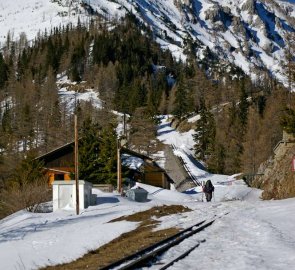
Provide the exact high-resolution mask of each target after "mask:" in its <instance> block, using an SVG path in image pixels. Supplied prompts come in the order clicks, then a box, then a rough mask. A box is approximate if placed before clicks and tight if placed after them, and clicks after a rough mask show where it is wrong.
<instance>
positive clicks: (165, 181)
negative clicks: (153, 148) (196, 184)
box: [121, 147, 173, 189]
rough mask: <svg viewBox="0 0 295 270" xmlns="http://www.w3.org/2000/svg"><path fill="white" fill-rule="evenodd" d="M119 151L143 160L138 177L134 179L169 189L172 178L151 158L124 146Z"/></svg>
mask: <svg viewBox="0 0 295 270" xmlns="http://www.w3.org/2000/svg"><path fill="white" fill-rule="evenodd" d="M121 153H125V154H128V155H130V156H134V157H138V158H140V159H142V160H143V163H142V165H141V166H140V168H139V170H140V172H141V174H140V177H138V178H137V179H136V180H137V181H139V182H141V183H144V184H148V185H152V186H156V187H162V188H165V189H170V185H171V184H172V183H173V180H172V179H171V178H170V177H169V176H168V174H167V173H166V171H165V170H164V169H163V168H161V167H160V166H159V165H158V164H157V163H156V162H155V161H154V160H153V159H152V158H150V157H148V156H146V155H142V154H139V153H137V152H135V151H132V150H130V149H127V148H124V147H122V148H121Z"/></svg>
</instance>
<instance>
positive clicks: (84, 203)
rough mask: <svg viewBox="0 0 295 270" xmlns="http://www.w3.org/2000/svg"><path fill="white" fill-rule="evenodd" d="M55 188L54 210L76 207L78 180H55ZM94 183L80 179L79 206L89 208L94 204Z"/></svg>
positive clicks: (53, 187)
mask: <svg viewBox="0 0 295 270" xmlns="http://www.w3.org/2000/svg"><path fill="white" fill-rule="evenodd" d="M52 190H53V211H56V210H58V209H70V208H73V209H76V182H75V181H54V182H53V183H52ZM92 200H93V195H92V184H91V183H89V182H86V181H83V180H79V208H80V210H82V209H85V208H87V207H88V206H90V205H91V204H92Z"/></svg>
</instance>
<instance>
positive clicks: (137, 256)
mask: <svg viewBox="0 0 295 270" xmlns="http://www.w3.org/2000/svg"><path fill="white" fill-rule="evenodd" d="M227 214H228V213H225V214H223V215H221V216H217V217H215V218H213V219H211V220H209V221H207V220H203V221H200V222H198V223H197V224H195V225H193V226H190V227H188V228H186V229H184V230H182V231H180V232H178V233H176V234H175V235H173V236H170V237H168V238H166V239H164V240H162V241H160V242H158V243H156V244H153V245H151V246H149V247H147V248H144V249H142V250H140V251H138V252H136V253H134V254H131V255H129V256H127V257H124V258H122V259H120V260H118V261H116V262H114V263H111V264H109V265H107V266H104V267H103V268H100V269H101V270H107V269H108V270H109V269H120V270H128V269H136V268H139V267H143V266H145V265H151V264H155V263H156V257H157V256H159V255H161V254H163V253H164V252H165V251H167V250H168V249H170V248H171V247H173V246H175V245H178V244H179V243H180V242H182V241H183V240H185V239H187V238H189V237H191V236H192V235H194V234H196V233H198V232H200V231H203V230H204V229H205V228H207V227H209V226H211V225H212V224H213V223H214V221H215V220H216V219H218V218H220V217H222V216H224V215H227ZM202 242H205V239H204V240H201V241H198V243H197V244H196V245H195V246H193V247H192V248H190V249H189V250H186V251H185V252H184V253H182V254H181V255H180V256H178V257H177V258H176V259H174V260H172V261H170V262H169V263H168V264H166V265H164V266H162V268H161V269H167V268H168V267H169V266H171V265H172V264H173V263H174V262H176V261H179V260H181V259H183V258H184V257H185V256H187V255H188V254H189V253H190V252H191V251H192V250H194V249H195V248H197V247H198V246H199V245H200V244H201V243H202Z"/></svg>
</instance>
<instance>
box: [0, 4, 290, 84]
mask: <svg viewBox="0 0 295 270" xmlns="http://www.w3.org/2000/svg"><path fill="white" fill-rule="evenodd" d="M1 10H3V13H2V14H1V17H0V29H1V30H0V42H1V43H2V44H3V46H5V42H6V40H7V34H8V32H10V36H9V38H10V39H13V40H17V39H18V38H19V36H20V34H22V35H23V33H25V34H26V36H27V39H28V40H33V39H34V38H35V37H36V36H37V33H39V32H40V33H44V32H45V29H46V31H47V32H48V33H49V32H50V31H51V30H52V29H53V28H54V27H58V26H60V25H67V24H69V23H71V24H74V25H76V24H77V20H78V18H79V20H80V21H81V22H83V23H86V24H87V23H89V21H90V20H91V19H93V18H95V17H97V16H103V17H104V18H108V19H110V18H120V17H122V16H125V14H126V13H127V12H131V13H133V14H134V15H135V16H136V17H137V18H138V19H139V20H140V21H142V22H143V23H144V24H145V25H146V26H148V27H150V28H151V30H152V31H153V34H154V38H155V39H156V40H157V42H158V43H159V44H161V46H162V48H165V49H167V48H168V49H170V50H171V52H172V53H173V55H174V56H175V57H176V58H178V59H179V58H181V59H186V58H187V52H189V53H190V54H191V55H193V57H196V58H197V59H198V60H199V62H200V63H203V64H205V65H208V58H211V60H210V61H211V62H212V63H211V64H209V67H210V69H211V71H210V72H211V73H212V74H215V73H216V72H217V71H218V70H220V69H225V70H228V69H229V67H228V64H229V63H231V64H233V65H235V66H237V67H239V68H241V69H242V70H243V71H244V72H245V73H246V74H248V75H250V76H251V77H252V79H253V80H259V78H260V77H261V76H262V75H263V70H267V71H268V72H269V73H270V74H271V75H272V76H274V77H275V78H276V79H278V80H279V81H280V82H282V83H284V85H285V86H289V85H288V84H289V83H288V76H287V75H286V72H285V70H286V66H285V64H286V63H287V62H288V60H287V58H288V57H289V56H288V53H287V51H288V46H289V44H290V42H291V40H292V37H291V36H290V35H292V33H294V30H295V29H294V14H295V11H294V10H295V9H294V4H292V3H289V2H283V1H279V0H277V1H274V0H262V1H253V0H239V1H228V0H227V1H211V0H181V1H180V0H174V1H173V0H169V1H162V0H161V1H148V0H147V1H127V0H125V1H122V0H120V1H108V0H92V1H88V0H87V1H86V0H85V1H81V0H76V1H66V0H55V1H49V0H39V1H33V0H29V1H25V2H24V1H14V2H6V3H1ZM20 18H21V19H20ZM23 18H27V19H23ZM214 59H219V64H218V66H216V65H215V64H214V61H215V60H214Z"/></svg>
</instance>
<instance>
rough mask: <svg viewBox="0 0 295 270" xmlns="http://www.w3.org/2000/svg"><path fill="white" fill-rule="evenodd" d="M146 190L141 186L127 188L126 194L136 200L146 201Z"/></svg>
mask: <svg viewBox="0 0 295 270" xmlns="http://www.w3.org/2000/svg"><path fill="white" fill-rule="evenodd" d="M147 195H148V192H147V191H146V190H145V189H143V188H134V189H129V190H127V192H126V196H127V197H128V198H129V199H131V200H133V201H136V202H146V201H147Z"/></svg>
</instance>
